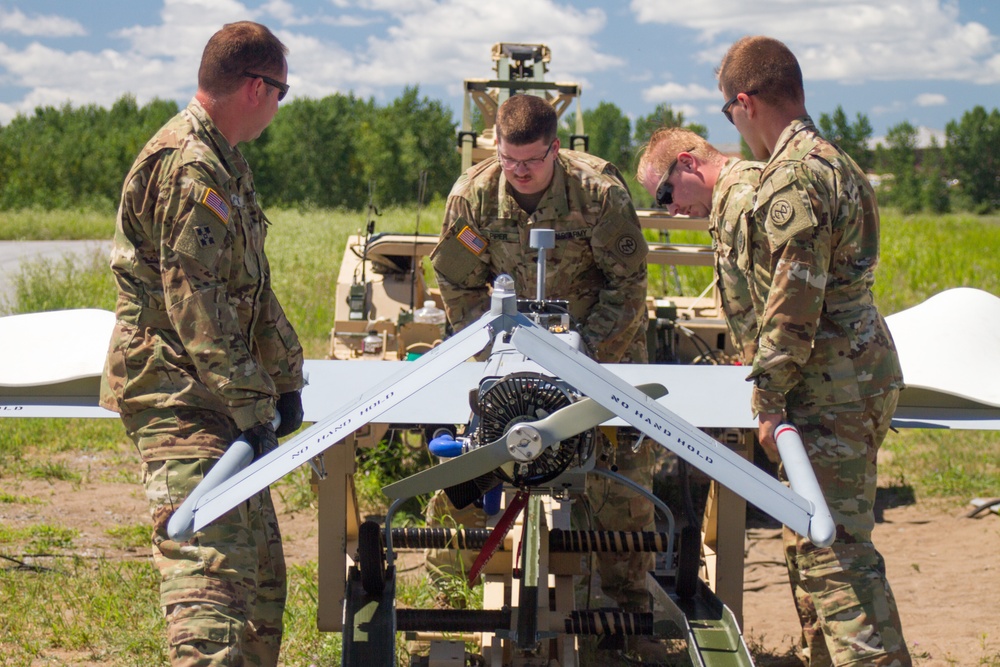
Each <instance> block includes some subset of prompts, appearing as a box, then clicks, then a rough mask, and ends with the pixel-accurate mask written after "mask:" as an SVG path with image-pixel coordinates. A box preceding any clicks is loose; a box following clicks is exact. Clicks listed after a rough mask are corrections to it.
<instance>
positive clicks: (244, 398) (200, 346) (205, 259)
mask: <svg viewBox="0 0 1000 667" xmlns="http://www.w3.org/2000/svg"><path fill="white" fill-rule="evenodd" d="M174 183H176V186H175V187H173V188H170V189H169V190H164V191H162V192H161V200H160V205H159V206H157V216H158V217H159V218H160V220H159V223H160V224H159V227H160V229H162V230H163V234H164V238H163V242H162V243H161V257H160V270H161V275H162V280H163V296H164V304H165V306H166V310H167V316H168V317H169V319H170V323H171V325H172V326H173V328H174V330H175V331H176V333H177V336H178V337H179V339H180V342H181V344H182V345H183V346H184V349H185V351H186V352H187V354H188V356H189V357H190V359H191V360H192V362H193V363H194V365H195V368H196V369H197V372H198V376H199V378H200V380H201V381H202V382H203V383H204V384H205V386H206V387H207V388H208V389H209V391H211V392H213V393H215V394H216V395H218V396H219V397H220V398H221V399H222V401H223V402H224V403H225V404H226V405H227V406H228V407H229V410H230V415H231V417H232V418H233V420H234V421H235V422H236V425H237V427H238V428H240V430H245V429H247V428H249V427H251V426H253V425H254V424H257V423H260V422H263V421H270V420H271V419H272V418H273V417H274V398H275V396H274V395H273V393H272V392H273V389H271V387H273V384H272V383H271V381H270V378H269V377H268V376H267V373H266V371H265V370H264V369H263V368H261V367H260V366H259V365H258V364H257V362H256V360H255V359H254V355H253V353H252V352H251V349H250V343H249V340H248V335H249V333H250V332H249V331H243V330H241V327H240V323H239V318H238V315H237V312H236V308H235V306H234V304H233V303H232V302H231V300H230V297H229V292H228V290H227V278H228V276H229V275H230V269H231V266H232V263H233V262H234V261H242V260H241V259H240V258H238V257H235V253H234V251H233V247H234V232H233V228H232V226H231V224H230V222H229V221H228V220H225V221H224V220H223V219H222V218H221V217H220V215H219V214H218V213H216V212H215V210H214V209H213V208H211V207H210V206H207V205H206V204H205V203H203V202H205V201H206V196H207V195H208V194H209V191H210V190H214V191H216V192H219V191H221V188H219V186H217V185H214V187H213V186H212V185H210V184H213V180H212V178H211V177H210V176H209V175H208V174H206V173H205V172H204V171H202V170H201V169H200V168H199V167H198V166H197V165H188V166H186V167H184V168H183V169H182V170H181V171H180V173H178V174H177V175H176V180H175V181H174Z"/></svg>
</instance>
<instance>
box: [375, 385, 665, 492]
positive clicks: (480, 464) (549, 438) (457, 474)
mask: <svg viewBox="0 0 1000 667" xmlns="http://www.w3.org/2000/svg"><path fill="white" fill-rule="evenodd" d="M636 388H637V389H638V390H639V391H641V392H643V393H644V394H646V395H647V396H650V397H652V398H654V399H655V398H659V397H661V396H664V395H665V394H666V393H667V388H666V387H664V386H663V385H662V384H658V383H655V382H654V383H650V384H642V385H638V386H637V387H636ZM612 417H614V413H613V412H611V411H610V410H608V409H607V408H604V407H602V406H601V404H600V403H598V402H597V401H595V400H593V399H592V398H583V399H581V400H579V401H577V402H576V403H572V404H570V405H567V406H566V407H564V408H560V409H559V410H556V411H555V412H553V413H552V414H551V415H549V416H548V417H545V418H544V419H540V420H538V421H535V422H528V423H530V425H531V426H532V427H533V428H535V429H536V430H537V431H538V432H539V433H540V434H541V435H542V438H543V446H544V447H550V446H552V445H553V444H555V443H557V442H560V441H562V440H566V439H567V438H572V437H573V436H574V435H576V434H578V433H582V432H584V431H586V430H587V429H591V428H594V427H595V426H597V425H599V424H600V423H601V422H604V421H607V420H608V419H611V418H612ZM513 460H514V457H513V456H511V454H510V452H509V451H508V449H507V438H506V435H504V436H501V437H500V438H497V439H496V440H494V441H493V442H491V443H490V444H488V445H485V446H483V447H479V448H477V449H473V450H472V451H470V452H466V453H465V454H462V455H461V456H456V457H455V458H453V459H449V460H447V461H444V462H443V463H439V464H437V465H436V466H434V467H433V468H428V469H426V470H421V471H420V472H418V473H416V474H414V475H410V476H409V477H407V478H405V479H401V480H399V481H398V482H393V483H392V484H390V485H388V486H386V487H384V488H383V489H382V491H383V493H385V495H386V497H388V498H391V499H393V500H395V499H397V498H411V497H413V496H419V495H423V494H425V493H433V492H435V491H437V490H439V489H445V488H449V487H452V486H455V485H456V484H460V483H462V482H465V481H468V480H470V479H475V478H476V477H479V476H480V475H485V474H487V473H490V472H493V471H494V470H496V469H497V468H499V467H500V466H502V465H505V464H508V463H510V462H512V461H513Z"/></svg>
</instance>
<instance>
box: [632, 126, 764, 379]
mask: <svg viewBox="0 0 1000 667" xmlns="http://www.w3.org/2000/svg"><path fill="white" fill-rule="evenodd" d="M762 166H763V165H762V164H761V163H760V162H753V161H750V160H743V159H741V158H737V157H727V156H726V155H723V154H722V153H721V152H719V150H718V149H716V148H715V146H713V145H712V144H710V143H708V141H706V140H705V139H704V138H703V137H701V136H700V135H698V134H695V133H694V132H692V131H691V130H687V129H684V128H679V127H671V128H661V129H659V130H657V131H656V132H654V133H653V135H652V136H651V137H650V139H649V143H648V144H647V145H646V146H645V148H644V149H643V151H642V157H641V158H640V159H639V165H638V167H637V168H636V177H637V178H638V180H639V183H640V184H641V185H642V186H643V187H644V188H645V189H646V191H648V192H649V194H651V195H653V198H654V201H655V202H656V205H657V206H659V207H660V208H664V209H666V210H667V211H668V212H669V213H670V215H684V216H690V217H698V218H704V217H707V218H709V219H710V225H709V231H710V233H711V234H712V247H713V248H714V250H715V278H716V287H717V289H718V292H719V295H720V297H721V300H722V309H723V313H724V315H725V318H726V323H727V325H728V328H729V333H730V337H731V338H732V340H733V346H734V347H735V348H736V350H737V351H738V352H739V353H740V361H742V362H743V363H744V364H749V363H750V362H752V361H753V356H754V352H755V351H756V349H757V343H756V339H757V313H756V312H755V310H754V302H753V299H751V296H750V289H751V281H750V279H749V276H750V273H751V271H752V266H753V264H752V262H751V257H750V255H749V252H748V251H749V248H748V243H749V240H750V234H751V230H750V229H749V228H748V222H749V221H748V218H749V214H750V211H751V210H752V209H753V198H754V194H755V192H756V189H757V185H758V184H759V183H760V173H761V167H762Z"/></svg>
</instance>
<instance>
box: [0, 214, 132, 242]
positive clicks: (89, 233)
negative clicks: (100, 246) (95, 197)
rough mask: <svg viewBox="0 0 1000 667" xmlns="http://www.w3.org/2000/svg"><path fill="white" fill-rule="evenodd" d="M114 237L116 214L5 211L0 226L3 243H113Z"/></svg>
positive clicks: (0, 236) (0, 239) (0, 238)
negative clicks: (58, 241) (105, 240)
mask: <svg viewBox="0 0 1000 667" xmlns="http://www.w3.org/2000/svg"><path fill="white" fill-rule="evenodd" d="M114 234H115V212H114V211H95V210H87V209H81V210H75V211H68V210H45V209H33V208H29V209H23V210H19V211H4V212H3V224H2V225H0V241H52V240H68V241H69V240H83V239H110V238H111V237H113V236H114Z"/></svg>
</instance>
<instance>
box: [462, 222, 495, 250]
mask: <svg viewBox="0 0 1000 667" xmlns="http://www.w3.org/2000/svg"><path fill="white" fill-rule="evenodd" d="M456 238H458V240H459V242H460V243H461V244H462V245H464V246H465V247H466V248H468V249H469V250H470V251H472V253H473V254H474V255H476V256H477V257H478V256H479V255H482V254H483V252H484V251H485V250H486V246H488V245H489V242H488V241H487V240H486V239H484V238H483V237H482V236H480V235H479V234H477V233H475V232H474V231H472V227H469V226H468V225H466V226H465V227H463V228H462V231H460V232H459V233H458V236H457V237H456Z"/></svg>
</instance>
